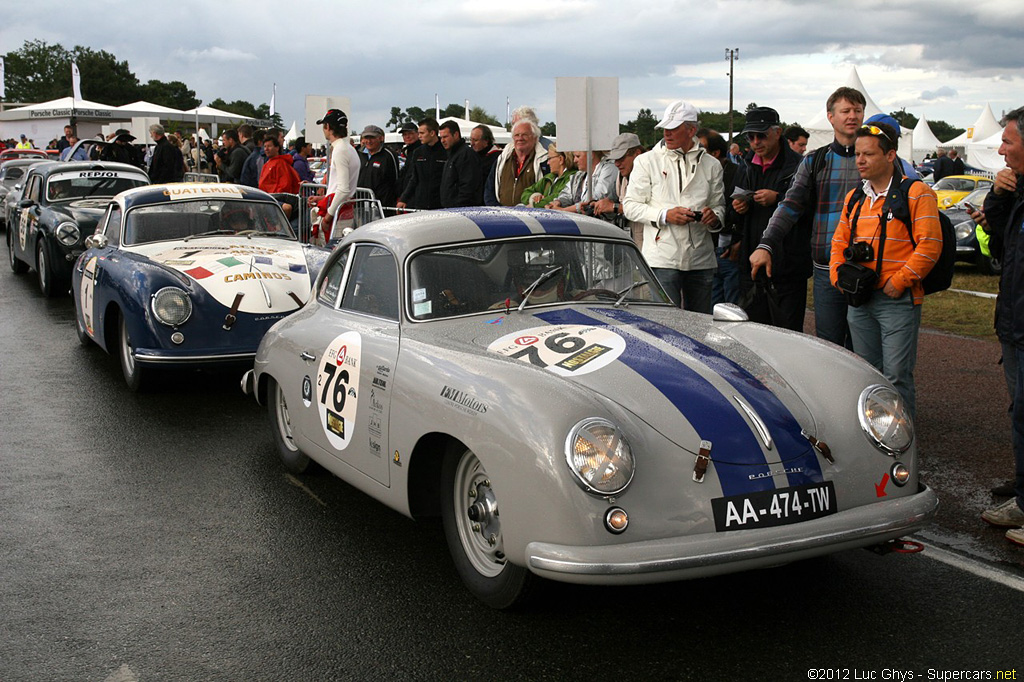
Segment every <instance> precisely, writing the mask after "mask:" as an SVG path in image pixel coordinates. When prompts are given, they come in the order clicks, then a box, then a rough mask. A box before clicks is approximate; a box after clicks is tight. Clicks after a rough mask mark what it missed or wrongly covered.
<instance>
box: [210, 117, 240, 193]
mask: <svg viewBox="0 0 1024 682" xmlns="http://www.w3.org/2000/svg"><path fill="white" fill-rule="evenodd" d="M220 139H221V143H222V144H223V145H224V147H223V148H222V149H219V150H218V151H217V154H216V156H214V158H215V159H216V162H217V173H218V174H219V175H220V179H221V180H222V181H223V182H238V181H239V179H241V177H242V167H243V166H244V165H245V160H246V158H248V156H249V152H248V150H246V148H245V147H243V146H242V145H241V143H240V142H239V141H238V131H237V130H235V129H234V128H229V129H228V130H225V131H224V132H223V133H221V136H220Z"/></svg>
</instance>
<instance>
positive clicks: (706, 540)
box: [526, 484, 939, 585]
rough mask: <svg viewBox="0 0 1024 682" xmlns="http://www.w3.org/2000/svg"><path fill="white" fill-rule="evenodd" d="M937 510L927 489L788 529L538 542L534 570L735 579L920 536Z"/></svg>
mask: <svg viewBox="0 0 1024 682" xmlns="http://www.w3.org/2000/svg"><path fill="white" fill-rule="evenodd" d="M938 506H939V500H938V498H937V497H936V495H935V492H934V491H932V490H931V489H930V488H928V487H927V486H925V485H923V484H922V485H921V486H920V489H919V490H918V492H917V493H916V494H915V495H912V496H910V497H902V498H898V499H895V500H890V501H887V502H878V503H875V504H871V505H866V506H863V507H857V508H854V509H850V510H848V511H842V512H839V513H837V514H834V515H832V516H827V517H824V518H821V519H815V520H813V521H806V522H804V523H796V524H792V525H788V526H777V527H774V528H760V529H752V530H746V531H733V532H728V533H715V534H703V535H697V536H692V537H681V538H668V539H663V540H647V541H641V542H633V543H626V544H621V545H607V546H601V547H573V546H569V545H555V544H551V543H545V542H531V543H530V544H528V545H527V546H526V557H527V567H528V568H529V569H530V570H531V571H532V572H534V573H536V574H537V575H540V576H543V577H545V578H550V579H552V580H559V581H562V582H572V583H583V584H601V585H612V584H641V583H659V582H669V581H673V580H685V579H689V578H700V577H705V576H711V575H721V574H725V573H735V572H738V571H744V570H749V569H753V568H763V567H766V566H774V565H778V564H784V563H789V562H792V561H798V560H800V559H807V558H810V557H815V556H821V555H823V554H832V553H834V552H839V551H842V550H845V549H852V548H855V547H867V546H871V545H876V544H880V543H882V542H885V541H886V540H892V539H894V538H898V537H900V536H903V535H906V534H908V533H912V532H914V531H916V530H919V529H920V528H921V527H923V526H924V525H925V524H926V523H927V522H928V521H929V520H930V519H931V518H932V517H934V516H935V513H936V511H937V510H938Z"/></svg>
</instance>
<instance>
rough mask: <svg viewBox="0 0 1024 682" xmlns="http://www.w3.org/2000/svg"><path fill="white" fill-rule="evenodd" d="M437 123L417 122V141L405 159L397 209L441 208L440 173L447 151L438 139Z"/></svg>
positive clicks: (427, 119) (428, 120) (426, 120)
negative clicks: (403, 187)
mask: <svg viewBox="0 0 1024 682" xmlns="http://www.w3.org/2000/svg"><path fill="white" fill-rule="evenodd" d="M438 130H439V126H438V125H437V121H435V120H434V119H432V118H425V119H423V120H422V121H420V125H419V136H420V142H421V143H422V144H420V146H419V147H417V148H416V151H415V152H413V155H412V158H411V159H409V160H408V161H406V163H405V169H406V174H407V176H408V180H407V181H406V185H405V189H404V190H403V191H402V196H400V197H399V198H398V204H397V206H398V208H406V207H409V208H417V209H432V208H441V173H443V172H444V164H445V161H447V159H448V154H447V153H446V152H445V150H444V147H442V146H441V142H440V140H439V139H438V135H437V133H438Z"/></svg>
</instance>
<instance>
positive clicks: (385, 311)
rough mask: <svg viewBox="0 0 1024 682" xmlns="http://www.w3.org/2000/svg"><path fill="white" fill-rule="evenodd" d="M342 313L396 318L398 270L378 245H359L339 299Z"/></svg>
mask: <svg viewBox="0 0 1024 682" xmlns="http://www.w3.org/2000/svg"><path fill="white" fill-rule="evenodd" d="M341 307H342V309H343V310H352V311H355V312H359V313H366V314H368V315H375V316H377V317H386V318H388V319H390V320H397V319H398V310H399V303H398V267H397V265H396V264H395V257H394V256H392V255H391V252H390V251H388V250H387V249H385V248H383V247H380V246H359V247H358V248H356V252H355V256H354V257H353V260H352V272H351V273H350V274H349V277H348V283H347V284H346V286H345V295H344V296H343V297H342V299H341Z"/></svg>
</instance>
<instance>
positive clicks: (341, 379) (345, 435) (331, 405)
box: [315, 332, 362, 450]
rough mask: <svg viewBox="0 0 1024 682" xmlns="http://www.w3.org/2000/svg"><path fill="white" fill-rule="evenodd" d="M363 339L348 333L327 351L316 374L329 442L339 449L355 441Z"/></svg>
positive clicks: (318, 399) (321, 413) (317, 389)
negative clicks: (354, 433)
mask: <svg viewBox="0 0 1024 682" xmlns="http://www.w3.org/2000/svg"><path fill="white" fill-rule="evenodd" d="M361 355H362V339H361V338H360V336H359V333H358V332H345V333H344V334H341V335H340V336H338V337H336V338H335V339H334V341H331V345H329V346H328V347H327V350H326V351H324V354H323V360H322V361H321V364H320V371H319V372H318V373H317V377H316V390H315V393H316V403H317V405H316V407H317V411H318V412H319V413H320V424H321V425H322V426H323V428H324V434H326V435H327V441H328V442H329V443H330V444H331V446H332V447H334V448H335V449H336V450H344V449H345V448H347V447H348V445H349V443H351V442H352V436H353V428H354V427H355V421H356V408H357V406H358V404H359V395H358V393H357V390H358V388H359V365H360V362H361V357H360V356H361Z"/></svg>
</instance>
